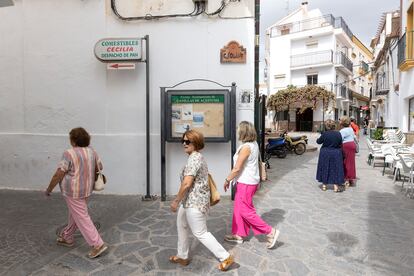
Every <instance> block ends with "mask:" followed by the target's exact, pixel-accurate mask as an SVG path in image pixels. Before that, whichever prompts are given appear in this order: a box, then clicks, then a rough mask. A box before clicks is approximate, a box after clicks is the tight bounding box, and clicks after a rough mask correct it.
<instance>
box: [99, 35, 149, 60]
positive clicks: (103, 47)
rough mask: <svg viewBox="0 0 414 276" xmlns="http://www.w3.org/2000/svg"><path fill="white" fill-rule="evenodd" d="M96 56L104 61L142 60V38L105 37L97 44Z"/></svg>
mask: <svg viewBox="0 0 414 276" xmlns="http://www.w3.org/2000/svg"><path fill="white" fill-rule="evenodd" d="M94 52H95V56H96V58H97V59H99V60H100V61H102V62H113V61H140V60H141V59H142V41H141V38H104V39H101V40H99V41H98V42H96V44H95V49H94Z"/></svg>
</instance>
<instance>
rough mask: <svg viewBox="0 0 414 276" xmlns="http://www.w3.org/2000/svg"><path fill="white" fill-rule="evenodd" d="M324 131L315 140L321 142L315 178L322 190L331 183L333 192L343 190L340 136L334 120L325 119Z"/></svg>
mask: <svg viewBox="0 0 414 276" xmlns="http://www.w3.org/2000/svg"><path fill="white" fill-rule="evenodd" d="M325 128H326V131H325V132H323V133H322V135H321V136H320V137H319V138H318V140H316V143H318V144H322V147H321V150H320V153H319V160H318V170H317V173H316V179H317V180H318V181H319V182H321V183H322V190H324V191H326V185H328V184H333V185H334V191H335V192H343V191H344V190H345V186H344V185H343V184H344V182H345V181H344V166H343V157H342V136H341V133H340V132H339V131H336V130H335V122H334V121H333V120H327V121H326V122H325Z"/></svg>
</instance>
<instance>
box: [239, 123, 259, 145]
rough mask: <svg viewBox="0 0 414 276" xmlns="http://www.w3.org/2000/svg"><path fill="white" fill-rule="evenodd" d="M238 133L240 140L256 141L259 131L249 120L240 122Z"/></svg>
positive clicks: (244, 141)
mask: <svg viewBox="0 0 414 276" xmlns="http://www.w3.org/2000/svg"><path fill="white" fill-rule="evenodd" d="M238 133H239V140H240V141H242V142H243V143H246V142H254V141H256V139H257V133H256V129H255V128H254V125H253V124H252V123H250V122H247V121H242V122H240V124H239V131H238Z"/></svg>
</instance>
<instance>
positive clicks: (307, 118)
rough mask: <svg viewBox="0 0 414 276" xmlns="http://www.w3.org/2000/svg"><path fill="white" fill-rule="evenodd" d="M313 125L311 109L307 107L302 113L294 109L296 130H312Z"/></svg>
mask: <svg viewBox="0 0 414 276" xmlns="http://www.w3.org/2000/svg"><path fill="white" fill-rule="evenodd" d="M312 126H313V110H312V109H311V108H307V109H306V110H305V111H304V112H303V113H299V109H297V110H296V130H297V131H312Z"/></svg>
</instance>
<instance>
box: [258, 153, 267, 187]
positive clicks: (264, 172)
mask: <svg viewBox="0 0 414 276" xmlns="http://www.w3.org/2000/svg"><path fill="white" fill-rule="evenodd" d="M259 175H260V182H262V181H266V180H267V170H266V163H265V162H262V158H261V156H260V152H259Z"/></svg>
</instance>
